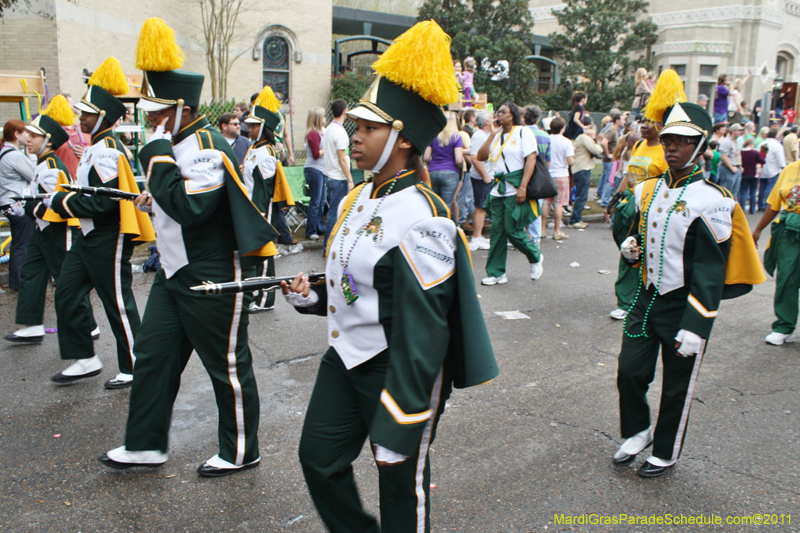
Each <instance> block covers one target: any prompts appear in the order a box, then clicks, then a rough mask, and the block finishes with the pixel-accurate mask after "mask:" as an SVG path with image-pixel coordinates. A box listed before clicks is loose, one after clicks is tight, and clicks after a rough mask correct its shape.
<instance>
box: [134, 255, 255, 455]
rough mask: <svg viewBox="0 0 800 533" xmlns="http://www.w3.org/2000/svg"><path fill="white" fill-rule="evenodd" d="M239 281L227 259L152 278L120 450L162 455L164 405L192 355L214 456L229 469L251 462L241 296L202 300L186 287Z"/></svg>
mask: <svg viewBox="0 0 800 533" xmlns="http://www.w3.org/2000/svg"><path fill="white" fill-rule="evenodd" d="M209 279H219V280H230V281H232V280H241V279H242V270H241V265H240V262H239V260H238V256H237V259H234V258H232V257H230V256H228V255H227V254H226V255H224V256H221V257H215V258H209V259H204V260H202V261H198V262H196V263H191V264H189V265H187V266H185V267H183V268H182V269H181V270H179V271H178V272H176V273H175V274H174V275H173V276H172V277H171V278H169V279H167V277H166V275H165V274H164V270H163V269H161V270H159V271H158V272H157V273H156V276H155V280H154V281H153V286H152V287H151V289H150V296H149V297H148V299H147V306H146V307H145V311H144V318H143V320H142V327H141V329H140V330H139V334H138V336H137V337H136V346H135V348H134V351H135V353H136V372H135V374H134V380H133V389H132V390H131V399H130V404H129V413H128V425H127V432H126V435H125V446H126V447H127V449H128V450H130V451H142V450H160V451H162V452H166V451H167V436H168V433H169V425H170V419H171V418H172V404H173V403H174V402H175V397H176V396H177V394H178V389H179V388H180V383H181V372H183V369H184V368H185V367H186V363H187V362H188V361H189V356H190V355H191V354H192V350H196V351H197V355H199V356H200V360H201V361H202V362H203V366H205V368H206V371H207V372H208V375H209V377H210V378H211V383H212V385H213V387H214V395H215V396H216V400H217V408H218V409H219V426H218V435H219V456H220V458H222V459H224V460H225V461H228V462H229V463H233V464H235V465H242V464H247V463H250V462H252V461H255V460H256V459H258V458H259V453H258V420H259V400H258V388H257V386H256V378H255V375H254V374H253V367H252V356H251V354H250V347H249V346H248V344H247V342H248V341H247V325H248V315H247V313H243V312H242V311H243V308H244V305H245V301H246V300H247V299H246V297H245V294H243V293H238V294H222V295H214V296H207V295H203V294H200V293H197V292H194V291H192V290H190V289H189V287H191V286H193V285H200V284H201V283H202V282H203V281H204V280H209Z"/></svg>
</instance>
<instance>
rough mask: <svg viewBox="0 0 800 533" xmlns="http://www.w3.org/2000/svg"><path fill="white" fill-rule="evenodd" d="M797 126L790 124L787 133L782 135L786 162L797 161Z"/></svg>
mask: <svg viewBox="0 0 800 533" xmlns="http://www.w3.org/2000/svg"><path fill="white" fill-rule="evenodd" d="M797 131H798V127H797V126H792V127H791V128H790V129H789V133H788V134H786V135H784V136H783V156H784V158H785V159H786V164H787V165H788V164H791V163H794V162H795V161H797Z"/></svg>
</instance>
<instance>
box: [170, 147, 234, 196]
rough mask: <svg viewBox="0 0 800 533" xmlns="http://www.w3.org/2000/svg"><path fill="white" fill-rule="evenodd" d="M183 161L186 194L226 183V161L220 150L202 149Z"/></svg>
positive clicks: (206, 190)
mask: <svg viewBox="0 0 800 533" xmlns="http://www.w3.org/2000/svg"><path fill="white" fill-rule="evenodd" d="M181 163H183V164H182V166H181V176H183V178H184V180H185V184H186V194H201V193H204V192H210V191H213V190H215V189H218V188H220V187H222V186H223V185H224V184H225V163H224V161H223V160H222V152H220V151H219V150H200V151H199V152H197V153H195V154H194V155H192V156H191V157H190V158H187V160H186V161H185V162H184V161H182V162H181Z"/></svg>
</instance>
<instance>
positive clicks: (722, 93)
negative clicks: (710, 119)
mask: <svg viewBox="0 0 800 533" xmlns="http://www.w3.org/2000/svg"><path fill="white" fill-rule="evenodd" d="M728 93H730V91H729V90H728V77H727V76H725V74H722V75H721V76H720V77H719V78H717V96H716V98H714V124H717V123H719V122H727V121H728Z"/></svg>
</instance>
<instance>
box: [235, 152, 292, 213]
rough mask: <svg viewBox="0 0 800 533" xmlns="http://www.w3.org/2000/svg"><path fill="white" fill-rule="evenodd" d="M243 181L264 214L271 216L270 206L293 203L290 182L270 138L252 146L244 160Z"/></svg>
mask: <svg viewBox="0 0 800 533" xmlns="http://www.w3.org/2000/svg"><path fill="white" fill-rule="evenodd" d="M242 167H243V169H244V171H243V172H242V181H243V182H244V187H245V189H247V192H248V194H249V195H250V198H251V199H252V200H253V203H254V204H256V207H258V208H259V209H260V210H261V213H262V214H263V215H264V216H265V217H267V220H271V219H270V215H271V208H272V207H273V206H274V207H277V208H278V209H282V208H284V207H287V206H290V205H294V198H293V197H292V192H291V190H290V189H289V182H288V181H286V175H285V173H284V171H283V165H282V164H281V162H280V161H278V156H277V153H276V152H275V147H274V146H272V145H271V144H269V143H268V142H267V141H260V142H258V143H256V144H254V145H252V146H251V147H250V148H249V149H248V150H247V154H246V155H245V157H244V161H243V163H242Z"/></svg>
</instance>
